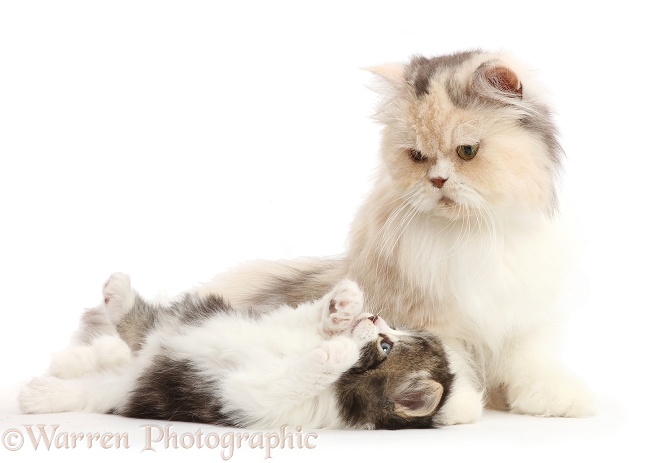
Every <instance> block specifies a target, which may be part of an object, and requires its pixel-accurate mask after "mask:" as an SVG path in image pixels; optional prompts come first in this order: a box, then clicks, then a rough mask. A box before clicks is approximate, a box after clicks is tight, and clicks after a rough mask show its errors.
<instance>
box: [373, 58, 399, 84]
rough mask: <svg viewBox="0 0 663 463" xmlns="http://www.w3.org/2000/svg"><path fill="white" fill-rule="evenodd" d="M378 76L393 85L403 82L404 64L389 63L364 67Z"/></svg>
mask: <svg viewBox="0 0 663 463" xmlns="http://www.w3.org/2000/svg"><path fill="white" fill-rule="evenodd" d="M366 70H367V71H371V72H372V73H373V74H375V75H376V76H378V77H381V78H382V79H384V80H385V81H386V82H388V83H389V84H391V85H394V86H401V85H403V84H405V66H404V65H402V64H400V63H389V64H383V65H381V66H373V67H370V68H366Z"/></svg>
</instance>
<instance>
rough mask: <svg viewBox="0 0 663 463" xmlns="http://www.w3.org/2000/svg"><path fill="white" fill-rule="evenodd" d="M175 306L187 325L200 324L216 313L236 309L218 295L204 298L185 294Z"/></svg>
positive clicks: (180, 318) (182, 320) (179, 316)
mask: <svg viewBox="0 0 663 463" xmlns="http://www.w3.org/2000/svg"><path fill="white" fill-rule="evenodd" d="M174 307H176V308H177V316H178V318H179V320H180V321H181V322H182V323H184V324H187V325H198V324H200V323H202V322H203V321H204V320H206V319H207V318H210V317H212V316H214V315H217V314H220V313H228V312H232V311H234V309H233V308H232V307H231V306H230V305H229V304H228V302H227V301H226V300H224V299H223V298H222V297H219V296H217V295H211V296H206V297H204V298H202V297H199V296H196V295H194V294H185V295H184V296H183V297H182V299H180V300H179V301H177V303H175V304H174Z"/></svg>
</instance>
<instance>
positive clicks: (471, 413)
mask: <svg viewBox="0 0 663 463" xmlns="http://www.w3.org/2000/svg"><path fill="white" fill-rule="evenodd" d="M482 412H483V394H482V393H481V392H478V391H476V390H474V389H473V388H470V387H466V388H456V389H455V390H454V391H453V392H452V393H451V395H450V396H449V398H448V399H447V401H446V402H445V404H444V405H443V406H442V408H441V409H440V411H439V412H438V414H437V416H436V417H435V422H436V424H438V425H442V426H451V425H455V424H468V423H475V422H477V421H479V418H481V413H482Z"/></svg>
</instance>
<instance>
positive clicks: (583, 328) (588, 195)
mask: <svg viewBox="0 0 663 463" xmlns="http://www.w3.org/2000/svg"><path fill="white" fill-rule="evenodd" d="M231 3H232V2H170V1H160V2H141V1H129V2H123V1H113V2H103V3H102V2H92V1H81V2H69V1H64V2H31V1H21V2H19V1H15V2H14V1H6V2H3V3H1V4H0V296H1V304H2V305H1V307H0V310H1V313H2V319H1V321H0V352H2V354H1V356H0V358H1V359H2V360H1V361H2V363H1V365H0V371H1V373H0V374H1V377H0V387H2V389H1V391H0V392H1V393H2V395H3V397H2V400H1V401H0V402H2V403H3V404H4V405H3V407H2V408H3V410H0V419H2V420H3V421H4V422H3V424H2V428H1V429H0V431H2V430H4V429H5V428H8V427H10V426H11V425H17V424H18V423H25V422H26V418H25V417H19V416H16V415H15V413H17V408H16V404H15V401H14V395H15V392H16V387H15V386H16V384H18V383H19V382H21V381H25V380H27V379H29V378H30V377H31V376H33V375H37V374H40V373H41V372H42V370H43V369H44V368H45V367H46V365H47V362H48V358H49V353H50V352H51V351H54V350H57V349H59V348H61V347H63V346H64V345H65V344H66V343H67V341H68V338H69V335H70V333H71V332H72V331H73V329H74V328H75V326H76V324H77V320H78V317H79V315H80V313H81V311H82V309H83V308H84V307H89V306H92V305H95V304H97V302H99V300H100V289H101V285H102V283H103V282H104V280H105V278H106V277H107V276H108V275H109V274H110V273H111V272H113V271H118V270H120V271H124V272H126V273H129V274H131V275H132V277H133V281H134V283H135V286H136V287H137V288H139V289H142V290H143V292H145V294H147V295H154V294H156V293H157V292H158V291H159V290H162V289H163V290H166V291H168V293H170V294H174V293H177V292H179V291H181V290H184V289H186V288H188V287H189V286H191V285H193V284H196V283H198V282H201V281H204V280H207V279H209V278H210V277H212V276H213V275H214V274H215V273H217V272H219V271H223V270H226V269H228V268H230V267H232V266H233V265H236V264H238V263H241V262H243V261H246V260H252V259H257V258H269V259H273V258H291V257H297V256H302V255H311V256H322V255H331V254H340V253H342V252H343V251H344V247H345V236H346V233H347V231H348V228H349V225H350V222H351V220H352V218H353V215H354V213H355V211H356V209H357V208H358V206H359V204H360V203H361V202H362V200H363V198H364V196H365V194H366V193H367V191H368V190H369V188H370V185H371V182H372V174H373V171H374V168H375V166H376V165H377V149H378V137H379V128H378V127H377V125H376V124H375V123H374V122H372V121H371V119H370V116H371V114H372V111H373V108H374V107H375V104H376V103H377V96H376V95H375V94H374V93H372V91H371V90H369V88H368V87H369V86H370V83H371V77H370V75H369V73H368V72H366V71H364V70H362V68H363V67H367V66H371V65H376V64H381V63H383V62H392V61H404V60H406V59H408V58H409V57H410V56H411V55H413V54H415V53H418V54H424V55H428V56H430V55H435V54H445V53H450V52H453V51H458V50H462V49H468V48H476V47H480V48H484V49H488V50H500V49H504V50H508V51H511V52H512V53H513V54H515V55H516V56H517V57H518V58H520V59H521V60H523V61H525V62H527V63H528V64H530V65H531V67H532V68H534V69H536V70H537V71H538V72H539V75H540V77H541V79H542V81H543V82H544V83H545V85H546V86H547V87H548V88H549V89H550V91H551V100H552V101H553V102H554V106H555V108H556V111H557V114H558V118H557V119H558V122H559V126H560V129H561V133H562V142H563V145H564V148H565V150H566V152H567V163H566V174H565V177H564V180H563V192H564V194H565V196H566V197H567V198H568V199H569V200H570V201H571V203H572V204H573V207H574V209H575V214H576V215H577V219H578V223H579V226H580V231H579V236H580V239H581V257H580V261H579V264H578V265H579V266H578V269H579V270H580V271H579V273H580V274H581V275H582V276H581V277H578V279H577V281H576V287H577V288H576V289H577V291H576V294H575V296H577V297H575V298H574V300H576V315H575V317H574V318H573V320H572V323H571V325H570V332H569V341H568V344H567V345H568V348H567V350H566V351H565V354H564V355H565V356H566V357H567V358H568V359H569V362H570V363H571V365H572V366H573V368H574V369H575V370H576V371H577V372H579V373H580V374H581V375H582V376H583V377H584V378H585V379H586V380H587V382H588V383H589V384H590V385H591V386H592V388H593V389H594V390H595V391H596V392H597V396H598V397H599V401H600V403H601V409H600V412H599V415H598V416H597V417H595V418H591V419H586V420H545V419H541V418H530V417H515V416H512V415H506V414H502V413H496V412H492V413H487V414H486V416H485V418H484V420H483V421H482V422H480V423H479V424H476V425H469V426H461V427H456V428H447V429H442V430H434V431H430V432H423V431H419V432H414V433H413V432H408V431H403V432H400V431H399V432H398V433H377V432H376V433H340V434H339V433H326V434H325V433H322V434H321V436H320V438H319V439H318V442H319V443H320V445H319V448H317V449H316V450H315V453H310V454H307V453H306V452H304V451H302V452H300V453H299V454H296V453H292V454H288V456H281V460H287V459H288V458H290V457H292V458H295V457H300V458H308V457H309V456H311V457H314V458H318V459H324V458H325V457H326V456H327V457H329V456H335V457H336V458H338V457H339V456H344V458H346V457H348V456H352V455H371V456H372V457H371V458H373V459H374V458H383V457H388V456H391V457H396V456H400V457H399V458H402V457H404V456H408V455H412V456H416V454H417V453H418V452H426V453H427V454H428V453H430V455H431V459H433V456H435V457H436V458H435V459H436V460H440V461H443V460H444V459H446V458H451V457H463V456H467V457H472V456H476V457H477V458H478V456H479V455H482V456H489V457H490V458H492V459H495V458H497V459H498V460H501V459H502V458H504V459H507V458H511V459H512V460H515V461H520V460H521V459H522V460H523V461H528V460H533V459H534V460H537V461H546V460H547V459H556V460H557V459H559V458H564V459H565V460H567V461H579V460H580V459H581V457H584V456H588V455H594V457H597V456H598V457H608V456H613V457H614V456H620V455H624V456H626V455H630V456H633V455H645V454H648V455H649V456H648V457H645V459H649V458H652V459H653V460H656V459H658V458H660V457H661V455H660V454H661V450H660V447H659V449H658V450H656V447H657V445H656V442H657V441H658V439H659V438H660V436H659V432H658V431H657V429H656V428H655V426H656V423H657V422H658V421H659V420H660V416H661V411H662V410H661V405H660V390H659V386H660V378H661V375H660V373H659V368H660V367H659V365H660V354H661V343H660V339H661V328H660V325H659V323H660V321H661V315H660V312H661V309H662V308H663V304H662V303H661V298H660V296H659V293H660V287H661V271H660V268H661V265H660V262H661V259H663V252H662V251H663V250H662V246H661V244H660V243H661V234H662V231H663V230H662V226H661V221H660V218H659V215H660V210H661V207H660V199H661V196H662V195H661V190H660V185H661V171H660V168H661V166H662V164H663V163H662V162H661V155H662V154H663V153H662V151H663V150H662V149H661V141H660V133H661V120H660V112H659V108H660V107H661V104H662V103H663V102H662V101H661V95H660V85H659V82H660V79H661V74H660V64H659V63H660V43H663V40H662V39H663V37H661V33H660V23H659V21H658V20H657V18H659V17H660V15H659V13H655V12H654V10H653V9H652V8H653V7H651V8H650V7H648V6H645V5H646V4H649V3H652V2H639V1H630V2H624V3H617V2H568V3H564V2H548V3H539V2H531V1H529V2H507V1H501V2H493V1H486V2H483V1H481V2H471V3H469V2H462V1H455V2H446V1H444V2H443V1H427V2H420V1H412V0H408V1H403V2H384V1H383V2H361V4H360V3H359V2H334V3H333V4H332V3H328V4H321V3H318V2H283V1H280V2H243V3H242V6H241V7H240V6H237V5H235V6H230V5H231ZM234 3H239V2H234ZM652 4H653V3H652ZM478 284H480V282H478ZM1 413H5V414H4V415H2V414H1ZM77 419H79V418H77V417H75V416H74V417H70V418H67V419H66V420H65V421H67V420H69V421H68V422H70V424H71V423H73V424H72V426H76V423H83V425H79V426H82V428H81V429H83V430H86V429H88V428H85V426H89V427H90V428H89V429H93V428H94V426H95V424H94V423H108V424H107V425H106V424H101V425H99V424H96V426H97V428H94V429H97V430H104V429H106V428H104V427H103V426H107V427H110V429H109V430H111V431H112V430H114V429H116V428H117V427H118V426H119V427H120V428H121V427H122V426H124V422H123V421H122V422H120V425H118V424H117V423H118V422H117V421H112V423H114V424H113V425H111V421H106V422H104V421H103V420H102V418H100V417H94V419H92V418H90V417H88V418H81V419H80V420H81V421H76V420H77ZM86 419H87V421H86ZM108 419H110V418H108ZM58 420H59V421H58ZM30 422H32V423H34V422H36V421H35V419H34V418H33V419H32V421H30ZM40 422H48V423H62V422H63V421H62V419H61V418H60V417H58V416H56V417H54V418H50V421H48V420H47V418H42V421H40ZM85 423H88V424H87V425H86V424H85ZM129 423H130V424H128V425H126V426H127V427H130V428H132V429H133V428H137V425H134V424H133V423H132V422H129ZM100 426H101V427H100ZM89 429H88V430H89ZM658 429H660V426H658ZM325 439H326V443H325ZM109 452H111V453H109ZM188 452H189V453H179V454H176V455H175V456H176V457H179V458H182V457H185V458H192V457H202V456H204V455H212V454H211V453H207V454H204V455H203V453H201V454H200V455H197V454H196V455H194V453H191V452H194V451H193V450H190V451H188ZM399 452H400V453H399ZM54 453H55V454H54ZM98 454H99V456H100V457H106V458H111V457H112V458H115V457H117V455H116V454H115V453H112V451H105V452H98ZM95 455H96V454H95ZM139 455H140V456H141V457H142V458H149V457H150V455H153V454H150V453H143V454H140V453H139V452H138V451H136V452H135V453H131V456H133V457H136V458H137V459H138V458H139ZM161 455H164V456H165V455H169V456H170V455H171V454H170V453H162V454H160V455H159V456H161ZM30 456H34V457H46V456H48V457H51V458H56V457H57V458H61V459H70V458H73V457H74V456H78V457H80V458H82V459H86V458H89V457H91V456H92V454H91V453H89V452H88V453H85V452H78V453H74V452H71V451H70V452H67V451H64V450H63V451H59V452H53V451H52V452H51V454H50V455H45V454H43V453H42V454H34V455H33V454H32V451H31V450H30V449H26V448H24V449H22V450H21V451H19V452H14V453H8V452H6V451H5V450H4V449H3V448H2V447H0V458H1V459H2V460H3V461H5V458H7V459H8V461H10V460H11V461H14V460H16V459H25V458H27V457H30ZM244 456H256V455H253V454H245V455H244ZM240 457H241V455H238V456H236V457H234V458H233V460H237V459H239V458H240ZM258 457H260V455H258ZM95 458H96V457H95ZM12 459H14V460H12ZM257 459H260V458H257ZM277 459H278V458H277ZM217 460H218V455H216V454H214V455H213V456H210V460H209V461H217ZM16 461H18V460H16ZM81 461H82V460H81ZM464 461H473V459H472V458H470V459H469V460H464ZM643 461H644V460H643Z"/></svg>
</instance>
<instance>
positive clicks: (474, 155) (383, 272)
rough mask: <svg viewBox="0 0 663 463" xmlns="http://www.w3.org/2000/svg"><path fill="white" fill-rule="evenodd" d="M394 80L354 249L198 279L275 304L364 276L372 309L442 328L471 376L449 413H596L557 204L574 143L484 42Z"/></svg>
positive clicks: (386, 73) (530, 82)
mask: <svg viewBox="0 0 663 463" xmlns="http://www.w3.org/2000/svg"><path fill="white" fill-rule="evenodd" d="M373 72H374V73H375V74H377V75H378V76H379V77H380V78H381V81H382V83H383V84H384V89H383V91H382V97H383V101H382V104H381V106H380V107H379V110H378V111H377V115H376V118H377V120H378V121H379V122H381V124H382V125H383V136H382V149H381V164H380V166H379V170H378V172H377V179H376V183H375V186H374V188H373V191H372V194H370V195H369V197H368V198H367V200H366V201H365V203H364V205H363V206H362V207H361V209H360V210H359V212H358V213H357V215H356V218H355V220H354V223H353V226H352V231H351V233H350V237H349V249H348V250H347V254H346V255H345V257H344V258H342V259H307V260H300V261H291V262H260V263H256V264H252V265H248V266H246V267H244V268H239V269H236V270H234V271H233V272H231V273H228V274H222V275H220V276H218V277H217V278H216V279H215V280H213V281H212V282H210V283H209V284H207V285H204V286H202V287H200V288H199V289H198V292H199V294H217V293H218V294H224V296H225V297H227V298H228V299H229V300H230V301H231V302H232V303H233V304H236V305H237V306H242V307H260V306H269V305H273V304H280V303H289V304H297V303H300V302H302V301H305V300H309V299H312V298H317V297H320V296H321V295H322V294H324V293H325V292H326V291H328V290H329V289H330V288H331V287H332V286H333V284H334V282H335V281H338V280H339V279H341V278H346V277H347V278H350V279H353V280H356V281H357V282H358V283H359V285H360V286H361V287H362V289H363V290H364V292H365V295H366V304H367V308H368V310H369V311H377V310H384V312H383V313H384V314H385V317H386V318H387V319H389V320H391V321H392V322H394V323H397V324H399V325H407V326H411V327H414V328H419V329H426V330H432V331H433V332H435V333H436V334H438V335H439V336H441V338H442V339H443V341H444V343H445V347H446V348H447V349H448V352H449V355H450V362H451V367H452V371H453V372H454V373H455V374H456V384H455V387H454V391H453V392H452V394H451V396H450V398H449V400H448V402H447V404H446V405H445V407H444V408H443V409H442V411H441V414H440V416H439V417H438V418H439V420H440V422H442V423H445V424H454V423H467V422H473V421H476V420H477V419H478V418H479V417H480V415H481V411H482V409H483V407H484V403H485V402H486V401H487V400H490V401H491V403H497V402H501V403H503V404H505V405H506V407H507V408H508V409H509V410H511V411H513V412H516V413H525V414H532V415H543V416H569V417H573V416H582V415H589V414H591V413H593V407H594V405H593V399H592V396H591V394H590V393H589V391H588V390H587V389H586V388H585V386H584V385H583V384H582V383H581V382H580V381H579V380H578V379H577V378H576V377H575V376H574V375H573V374H571V373H570V372H569V371H568V370H567V368H566V367H565V366H563V365H561V364H560V362H559V361H558V359H557V355H556V354H557V352H556V346H555V341H556V339H558V334H557V330H558V326H559V319H560V317H559V311H558V310H557V309H556V302H557V298H558V293H559V290H560V283H561V281H562V277H563V275H564V266H565V259H564V254H565V253H564V252H563V247H564V246H563V240H562V239H561V238H560V236H561V235H560V233H559V228H560V227H559V224H560V217H559V212H558V205H557V198H556V178H557V177H558V175H559V174H560V171H561V160H562V150H561V148H560V146H559V144H558V140H557V129H556V127H555V125H554V123H553V120H552V118H551V111H550V109H549V107H548V106H547V104H546V103H545V102H544V100H543V97H542V94H541V91H540V90H539V88H538V87H537V83H536V81H535V79H534V78H533V76H532V75H531V74H530V72H528V70H527V69H526V68H524V67H522V66H521V65H520V64H518V63H516V62H515V61H514V60H513V59H512V58H510V57H509V56H507V55H505V54H501V53H486V52H483V51H480V50H477V51H469V52H462V53H456V54H453V55H448V56H439V57H435V58H424V57H420V56H418V57H415V58H413V59H412V60H411V61H410V62H408V63H406V64H404V65H386V66H382V67H377V68H375V69H373Z"/></svg>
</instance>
